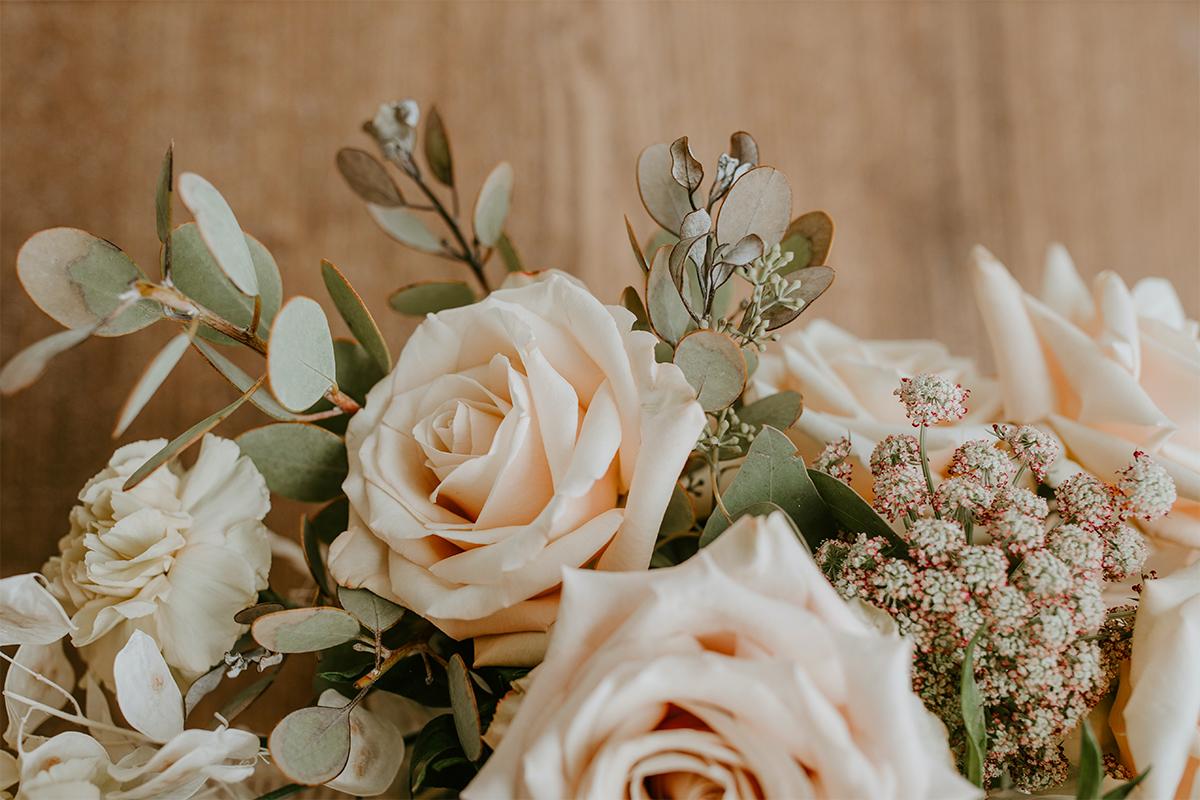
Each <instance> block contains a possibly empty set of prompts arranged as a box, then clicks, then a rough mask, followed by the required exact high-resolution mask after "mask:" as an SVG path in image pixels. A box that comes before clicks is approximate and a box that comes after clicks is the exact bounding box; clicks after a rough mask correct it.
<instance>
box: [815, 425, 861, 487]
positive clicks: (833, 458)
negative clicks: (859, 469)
mask: <svg viewBox="0 0 1200 800" xmlns="http://www.w3.org/2000/svg"><path fill="white" fill-rule="evenodd" d="M850 448H851V445H850V437H848V436H843V437H842V438H840V439H835V440H834V441H832V442H830V443H829V444H827V445H825V448H824V449H823V450H821V452H820V454H819V455H818V456H817V459H816V461H814V462H813V469H818V470H820V471H821V472H827V473H829V474H830V475H832V476H833V477H835V478H837V479H838V480H839V481H845V482H846V483H849V482H850V478H851V477H852V476H853V474H854V465H853V464H851V463H850Z"/></svg>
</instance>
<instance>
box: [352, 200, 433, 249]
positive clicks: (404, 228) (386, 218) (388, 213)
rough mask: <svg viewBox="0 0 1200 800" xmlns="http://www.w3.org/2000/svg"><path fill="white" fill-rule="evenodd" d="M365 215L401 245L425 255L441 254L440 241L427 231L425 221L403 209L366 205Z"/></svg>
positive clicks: (427, 227) (373, 204)
mask: <svg viewBox="0 0 1200 800" xmlns="http://www.w3.org/2000/svg"><path fill="white" fill-rule="evenodd" d="M367 213H369V214H370V215H371V219H373V220H375V224H377V225H378V226H379V227H381V228H383V232H384V233H386V234H387V235H388V236H390V237H392V238H393V239H395V240H396V241H397V242H400V243H401V244H406V245H408V246H409V247H411V248H413V249H414V250H420V251H422V252H425V253H440V252H442V249H443V248H442V241H441V239H439V238H438V237H437V235H435V234H434V232H433V231H431V230H429V226H427V225H426V224H425V221H424V220H422V219H421V218H420V217H418V216H417V215H416V214H414V213H413V212H411V211H408V210H406V209H403V208H399V207H396V208H389V207H387V206H380V205H376V204H375V203H367Z"/></svg>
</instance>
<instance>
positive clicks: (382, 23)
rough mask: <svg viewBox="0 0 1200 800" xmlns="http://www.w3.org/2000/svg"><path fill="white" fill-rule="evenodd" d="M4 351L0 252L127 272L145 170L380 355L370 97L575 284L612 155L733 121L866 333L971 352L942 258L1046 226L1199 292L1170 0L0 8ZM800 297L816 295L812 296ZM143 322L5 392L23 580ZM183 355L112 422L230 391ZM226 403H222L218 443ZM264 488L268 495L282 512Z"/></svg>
mask: <svg viewBox="0 0 1200 800" xmlns="http://www.w3.org/2000/svg"><path fill="white" fill-rule="evenodd" d="M0 15H2V19H0V22H2V33H0V78H2V83H3V85H2V106H0V135H2V153H0V175H2V180H0V204H2V221H0V274H2V276H3V279H2V284H0V289H2V293H3V294H2V309H3V314H2V321H0V322H2V325H0V328H2V330H0V333H2V337H0V351H2V356H3V358H4V359H7V358H9V357H11V356H12V355H13V354H14V353H15V352H16V351H17V349H19V348H20V347H23V346H24V345H27V344H29V343H31V342H33V341H35V340H36V339H38V338H40V337H42V336H44V335H47V334H49V333H51V332H52V331H53V330H55V326H54V324H53V323H52V322H51V321H50V320H48V319H46V318H45V317H44V316H43V315H42V314H41V313H40V312H38V311H37V309H36V308H34V306H33V305H32V304H31V303H30V302H29V301H28V300H27V299H26V297H25V296H24V294H23V292H22V291H21V289H20V287H19V285H18V283H17V281H16V277H15V269H14V263H15V255H16V252H17V249H18V248H19V246H20V245H21V243H22V242H23V241H24V240H25V239H26V238H27V237H28V236H29V235H31V234H32V233H34V232H35V231H38V230H40V229H42V228H46V227H51V226H55V225H70V226H75V227H80V228H84V229H86V230H89V231H91V232H93V233H95V234H97V235H99V236H103V237H105V238H108V239H110V240H112V241H114V242H116V243H118V244H120V245H121V246H122V247H123V248H125V249H126V250H127V251H128V252H129V253H130V254H132V255H133V256H134V257H135V259H136V260H138V261H139V262H140V263H142V264H147V265H153V263H154V260H155V258H156V251H157V248H156V242H155V237H154V223H153V186H154V182H155V177H156V173H157V170H158V165H159V159H160V157H161V154H162V151H163V149H164V147H165V146H166V143H167V142H168V140H170V139H172V138H174V140H175V144H176V154H177V156H176V163H177V165H178V166H179V168H181V169H189V170H194V171H197V172H200V173H201V174H203V175H205V176H207V177H208V178H209V179H211V180H212V181H213V182H214V183H216V184H217V185H218V186H219V187H220V188H221V190H222V191H223V192H224V194H225V196H226V197H227V198H228V199H229V201H230V203H231V204H232V205H233V207H234V209H235V210H236V212H237V215H238V218H239V219H240V220H241V222H242V224H243V226H244V227H245V228H246V229H247V230H249V231H251V232H252V233H253V234H254V235H255V236H257V237H258V238H259V239H261V240H262V241H263V242H265V243H266V244H267V245H268V246H269V247H270V249H271V250H272V251H273V252H274V254H275V256H276V258H277V259H278V261H279V264H280V266H281V268H282V269H283V271H284V276H285V291H287V292H288V293H304V294H309V295H312V296H314V297H321V298H322V299H324V298H323V293H322V291H321V289H320V285H321V284H320V279H319V276H318V270H317V265H318V263H319V259H321V258H322V257H327V258H330V259H331V260H333V261H334V262H335V263H337V264H339V265H340V266H342V267H343V268H344V270H345V271H346V272H347V274H348V275H349V276H350V278H351V279H352V280H353V281H354V283H355V284H356V286H357V287H358V288H359V290H360V291H362V292H363V294H365V295H366V296H367V297H368V298H370V300H371V301H372V304H373V306H374V308H375V309H376V311H377V315H378V316H380V317H381V320H382V323H383V325H384V328H385V332H386V333H387V334H388V335H389V337H390V339H391V340H392V342H393V343H394V344H395V345H396V346H397V347H398V346H399V344H400V343H401V342H402V341H403V338H404V336H405V335H406V333H407V331H408V330H409V329H410V327H409V323H406V322H405V321H403V320H401V319H400V318H398V317H397V316H396V315H394V314H391V313H389V312H388V311H386V310H385V309H384V307H383V306H384V303H383V298H384V297H385V295H386V293H387V292H388V291H389V290H390V289H393V288H395V287H397V286H399V285H401V284H404V283H406V282H409V281H412V280H414V279H418V278H422V277H430V276H434V275H438V274H442V272H444V270H446V269H450V268H452V267H450V266H449V265H447V264H446V262H442V261H438V260H435V259H432V258H428V257H423V256H419V255H414V254H413V253H411V252H408V251H406V250H404V249H402V248H401V247H400V246H398V245H395V244H394V243H392V242H391V241H390V240H388V239H387V238H385V237H384V236H383V234H382V233H380V232H379V231H378V230H377V229H376V228H375V227H374V225H373V224H372V223H371V221H370V220H369V219H368V218H367V216H366V214H365V213H364V211H363V209H362V207H361V205H360V203H359V202H358V201H357V199H355V198H354V197H353V196H352V195H351V193H350V192H349V191H348V190H347V189H346V188H345V187H344V186H343V185H342V183H341V181H340V179H339V178H338V176H337V174H336V172H335V169H334V165H333V155H334V152H335V151H336V150H337V149H338V148H339V147H341V146H343V145H347V144H359V145H364V144H365V142H364V137H363V135H362V134H361V133H360V132H359V130H358V129H359V124H360V123H361V122H362V120H364V119H366V118H367V117H369V116H370V115H371V114H372V113H373V111H374V109H375V107H376V106H377V104H378V103H379V102H381V101H383V100H388V99H393V98H399V97H406V96H411V97H415V98H418V99H420V100H421V101H423V102H424V103H428V102H429V101H431V100H436V101H437V103H438V104H439V106H440V107H441V109H442V111H443V114H444V117H445V118H446V120H447V124H448V127H449V130H450V134H451V138H452V141H453V146H454V151H455V155H456V161H457V169H458V172H459V174H460V176H461V179H462V183H463V185H464V186H465V187H471V188H469V189H468V190H467V194H468V196H470V195H473V192H474V188H473V187H476V186H478V183H479V181H480V180H481V179H482V177H483V176H484V175H485V174H486V172H487V170H488V169H490V168H491V166H492V165H493V164H494V163H495V162H497V161H499V160H501V159H508V160H510V161H511V162H512V164H513V166H514V167H515V169H516V174H517V190H516V199H515V209H514V222H513V223H512V225H511V226H510V230H511V232H512V235H513V238H514V240H515V241H516V243H517V245H518V247H519V248H520V249H521V250H522V252H523V254H524V256H525V259H526V261H527V262H528V263H530V264H532V265H536V266H545V267H548V266H558V267H563V268H565V269H568V270H571V271H573V272H575V273H577V274H579V275H581V276H583V277H584V278H585V279H587V280H588V281H589V282H590V283H591V285H592V286H593V287H594V288H596V289H597V291H599V292H600V293H601V294H602V296H605V297H606V298H610V299H615V297H616V293H617V292H618V291H619V290H620V288H621V286H622V285H624V283H625V282H627V281H628V280H629V279H631V278H633V277H634V276H635V274H636V273H635V267H634V266H633V263H632V261H631V258H630V255H629V251H628V245H627V244H626V242H625V234H624V231H623V228H622V221H621V216H622V214H625V213H627V214H629V215H630V217H631V218H632V219H634V220H636V221H637V224H638V228H639V230H640V231H641V232H642V233H643V234H648V233H649V232H650V231H651V229H652V225H651V224H650V222H649V220H648V219H647V218H646V217H645V215H644V214H643V213H642V212H641V209H640V205H639V203H638V199H637V192H636V189H635V186H634V182H633V164H634V160H635V158H636V156H637V153H638V151H639V150H640V148H641V147H642V146H644V145H646V144H649V143H652V142H656V141H669V140H671V139H673V138H675V137H676V136H679V135H681V134H684V133H686V134H689V135H690V136H691V137H692V142H693V147H694V148H695V149H696V151H697V153H698V154H702V155H703V160H704V161H705V164H706V166H707V165H709V164H710V163H711V162H712V161H713V159H715V157H716V155H717V154H718V153H719V152H720V148H722V147H723V146H724V145H725V142H726V141H727V136H728V135H729V133H730V132H731V131H734V130H736V129H738V128H745V129H746V130H749V131H751V132H753V133H754V134H755V135H756V136H757V137H758V140H759V143H760V145H761V147H762V150H763V153H764V157H765V159H766V160H767V161H768V162H770V163H773V164H775V165H777V166H779V167H781V168H782V169H784V170H785V171H786V172H787V173H788V174H789V176H790V177H791V178H792V182H793V186H794V188H795V195H796V207H797V211H802V210H806V209H810V208H818V207H822V208H825V209H827V210H828V211H830V212H831V213H832V214H833V216H834V217H835V219H836V220H837V223H838V236H837V241H836V244H835V247H834V258H833V259H832V263H833V264H834V265H835V266H837V267H838V268H839V278H838V282H837V285H836V286H835V288H834V290H833V291H832V292H831V294H830V295H828V296H827V297H826V298H825V299H822V300H821V302H820V306H819V309H820V311H819V313H820V314H823V315H826V316H828V317H831V318H832V319H834V320H835V321H837V322H839V323H842V324H845V325H848V326H850V327H851V328H853V329H854V330H856V331H858V332H860V333H862V334H864V335H870V336H880V337H913V336H922V335H924V336H934V337H938V338H942V339H945V340H947V341H951V342H953V343H954V346H955V348H956V349H958V350H959V351H961V352H965V353H970V354H981V353H982V347H981V344H982V341H981V339H982V326H981V325H980V323H979V321H978V320H977V318H976V317H975V315H974V312H973V310H972V309H973V300H972V297H971V295H970V291H969V282H968V276H967V272H966V270H965V264H966V254H967V251H968V249H969V247H970V245H972V244H973V243H975V242H982V243H985V244H986V245H987V246H988V247H989V248H991V249H992V250H993V251H994V252H996V253H997V254H998V255H999V256H1000V257H1001V258H1002V259H1004V260H1005V261H1007V263H1009V265H1010V266H1011V267H1012V268H1013V270H1014V271H1015V272H1016V273H1017V275H1018V277H1019V278H1021V279H1022V280H1024V281H1026V282H1027V283H1028V285H1036V281H1037V277H1038V275H1039V273H1040V269H1041V261H1042V255H1043V252H1044V249H1045V247H1046V245H1047V243H1048V242H1050V241H1052V240H1054V239H1058V240H1061V241H1063V242H1065V243H1066V244H1067V245H1068V246H1069V247H1070V249H1071V250H1072V252H1073V253H1074V254H1075V256H1076V258H1077V261H1078V262H1079V264H1080V265H1081V268H1082V269H1083V270H1084V271H1085V272H1087V273H1091V272H1095V271H1096V270H1099V269H1102V268H1108V267H1112V268H1116V269H1119V270H1121V271H1122V272H1123V273H1124V274H1125V275H1126V276H1127V277H1129V278H1137V277H1141V276H1145V275H1151V274H1157V275H1166V276H1168V277H1170V278H1172V279H1173V280H1174V281H1175V282H1176V285H1177V286H1178V287H1179V289H1180V292H1181V294H1182V295H1183V297H1184V302H1185V304H1186V305H1187V306H1188V309H1189V311H1190V312H1191V313H1192V314H1196V313H1197V311H1198V306H1200V303H1197V294H1198V292H1200V274H1198V269H1200V233H1198V230H1197V229H1198V221H1200V154H1198V142H1200V79H1198V71H1200V6H1198V5H1197V4H1196V3H1195V2H1188V3H1158V4H1154V3H1119V2H1114V3H1096V4H1083V3H1016V2H1014V3H979V4H950V3H931V4H920V3H858V4H846V5H835V4H825V3H796V4H785V3H772V4H755V3H740V2H721V3H677V4H676V3H655V4H638V3H608V4H573V3H546V4H538V3H500V2H494V3H483V2H479V3H458V4H455V3H429V4H387V3H299V2H297V3H237V4H235V3H202V2H192V3H149V2H146V3H136V4H129V5H124V4H117V3H95V4H80V5H76V4H71V3H45V4H41V3H33V4H22V3H15V2H6V3H3V5H2V8H0ZM814 313H816V312H814ZM169 334H170V331H168V330H167V328H166V327H165V326H163V327H162V329H161V330H158V329H155V330H151V331H147V332H144V333H142V334H140V335H137V336H133V337H130V338H128V339H125V340H105V341H93V342H89V343H87V344H86V345H84V346H83V347H81V348H79V349H78V350H76V351H73V352H71V353H69V354H68V355H66V356H64V357H63V358H61V359H60V360H59V361H57V362H56V363H55V364H54V365H53V366H52V369H51V371H50V372H49V374H48V375H47V376H46V378H45V379H43V381H42V382H41V383H40V384H38V385H37V386H35V387H34V388H32V389H30V390H28V391H26V392H25V393H24V394H22V395H19V396H18V397H16V398H12V399H7V400H4V401H3V405H2V409H0V411H2V416H0V434H2V435H0V440H2V441H0V449H2V463H0V468H2V475H0V483H2V487H3V488H2V494H0V501H2V507H0V533H2V534H3V540H2V545H0V547H2V550H0V558H2V561H3V563H2V572H3V574H5V575H7V574H12V573H14V572H18V571H25V570H29V569H35V568H37V567H38V566H39V565H40V564H41V562H42V561H43V559H44V558H45V557H46V556H47V555H48V554H49V553H50V552H51V551H52V550H53V549H54V545H55V541H56V540H57V538H58V537H59V536H60V535H61V534H62V533H64V532H65V530H66V515H67V511H68V509H69V508H70V506H71V504H72V499H73V497H74V495H75V493H76V492H77V491H78V489H79V487H80V486H81V485H82V483H83V481H84V480H85V479H86V478H87V477H89V476H90V475H92V474H93V473H94V472H96V471H97V470H98V469H99V468H100V467H101V466H102V465H103V463H104V461H105V459H106V458H107V456H108V454H109V452H110V451H111V449H112V447H113V443H112V442H111V441H110V440H109V437H108V431H109V430H111V426H112V423H113V420H114V418H115V415H116V413H117V411H118V410H119V408H120V405H121V403H122V401H123V398H124V396H125V393H126V392H127V391H128V389H129V388H130V386H131V385H132V383H133V382H134V380H135V379H136V377H137V375H138V374H139V371H140V370H141V368H142V365H143V364H144V363H145V361H146V360H147V359H148V358H149V357H150V356H151V355H152V354H153V353H154V352H155V351H156V350H157V348H158V347H160V346H161V345H162V343H163V342H164V341H165V340H166V338H167V337H168V336H169ZM206 370H207V368H206V367H203V366H202V365H201V364H200V363H198V361H197V360H193V359H191V357H189V360H187V361H185V364H184V366H183V368H182V369H181V370H180V371H179V372H177V374H175V375H174V376H172V378H171V379H170V381H169V382H168V385H167V386H166V390H165V391H164V392H163V393H162V394H161V395H160V396H159V397H158V398H156V399H155V400H154V401H153V402H152V404H151V405H150V406H149V408H148V409H147V410H146V411H145V412H144V414H143V415H142V417H141V419H140V420H139V421H138V422H137V423H136V424H135V425H134V426H133V428H132V430H131V431H130V432H129V434H127V436H126V437H125V438H126V439H127V440H129V439H136V438H149V437H155V436H164V435H165V436H171V435H174V434H176V433H178V432H180V431H181V430H183V429H184V428H185V427H187V426H188V425H189V424H191V423H192V422H194V421H196V420H198V419H200V418H201V417H203V416H205V415H206V414H207V413H209V412H210V411H212V410H214V409H216V408H217V407H219V406H220V405H222V404H224V403H225V402H226V401H227V400H228V399H231V397H230V392H229V390H228V389H227V388H226V387H225V386H224V385H223V383H222V382H221V381H220V380H219V379H218V378H216V377H215V376H214V375H213V374H211V373H210V372H208V371H206ZM256 419H258V417H257V415H256V412H254V411H253V410H252V409H249V408H247V409H244V410H243V411H241V412H239V414H238V415H237V416H236V417H235V418H234V419H233V420H232V421H231V423H230V424H228V425H227V426H226V428H225V429H224V430H226V431H227V432H236V431H237V430H239V429H241V428H244V427H248V426H250V425H251V424H253V423H254V422H255V420H256ZM295 510H296V509H295V508H294V507H293V508H289V509H285V510H283V511H280V512H276V513H275V515H274V516H273V524H274V525H275V526H276V529H277V530H281V531H292V530H294V528H295Z"/></svg>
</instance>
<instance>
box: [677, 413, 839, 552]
mask: <svg viewBox="0 0 1200 800" xmlns="http://www.w3.org/2000/svg"><path fill="white" fill-rule="evenodd" d="M722 499H723V501H724V503H725V507H726V508H727V509H728V510H729V513H730V514H731V515H734V516H736V515H737V514H738V513H739V512H741V511H742V510H743V509H746V508H750V507H751V506H754V505H756V504H759V503H767V502H769V503H774V504H775V505H777V506H779V507H780V508H781V509H782V510H783V512H784V513H785V514H787V516H788V517H790V518H791V519H792V521H793V522H795V523H796V526H797V527H798V528H799V529H800V532H801V533H802V534H803V535H804V539H805V541H806V542H807V543H808V545H809V548H810V549H813V550H815V549H816V547H817V545H819V544H820V543H821V541H822V540H823V539H824V538H826V537H827V535H828V531H829V530H830V529H831V528H832V527H833V523H832V520H831V519H830V516H829V511H828V510H827V509H826V508H825V504H824V503H822V502H821V496H820V495H819V494H818V493H817V489H816V487H815V486H814V485H813V481H812V479H811V478H810V473H809V471H808V470H806V469H805V466H804V460H803V459H801V458H800V457H799V456H798V455H797V454H796V446H795V445H794V444H792V442H791V441H790V440H789V439H788V438H787V436H785V435H784V434H783V433H782V432H781V431H778V430H776V429H775V428H772V427H770V426H767V427H764V428H763V429H762V431H760V432H759V434H758V436H757V437H755V439H754V443H753V444H751V445H750V450H749V452H747V453H746V460H745V461H743V462H742V465H741V467H740V468H739V469H738V472H737V475H735V476H734V478H733V482H732V483H731V484H730V485H729V489H728V490H726V492H725V494H724V495H723V497H722ZM730 522H731V520H728V519H726V518H725V516H724V514H722V513H721V512H720V511H719V510H718V511H716V512H714V513H713V514H712V515H711V516H710V517H709V518H708V522H707V523H706V524H705V526H704V533H703V535H702V536H701V537H700V546H701V547H705V546H707V545H708V544H709V543H711V542H712V541H713V540H714V539H716V538H717V537H718V536H720V535H721V534H722V533H724V532H725V529H726V528H728V527H729V525H730Z"/></svg>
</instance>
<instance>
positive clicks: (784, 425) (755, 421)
mask: <svg viewBox="0 0 1200 800" xmlns="http://www.w3.org/2000/svg"><path fill="white" fill-rule="evenodd" d="M803 410H804V400H803V399H802V398H801V397H800V393H799V392H793V391H783V392H776V393H775V394H772V395H767V396H766V397H764V398H762V399H760V400H755V401H754V402H753V403H750V404H749V405H746V406H744V407H743V408H742V409H741V410H739V411H738V419H739V420H741V421H742V422H744V423H746V424H747V425H753V426H754V427H756V428H761V427H762V426H763V425H770V426H771V427H772V428H777V429H779V430H781V431H786V430H787V429H788V428H790V427H792V426H793V425H795V424H796V420H798V419H800V412H801V411H803Z"/></svg>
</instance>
